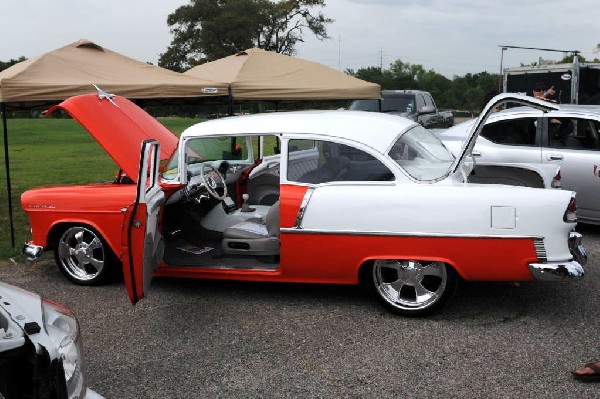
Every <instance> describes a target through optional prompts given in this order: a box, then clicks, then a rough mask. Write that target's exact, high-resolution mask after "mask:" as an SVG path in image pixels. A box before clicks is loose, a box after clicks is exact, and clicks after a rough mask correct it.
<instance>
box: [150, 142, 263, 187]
mask: <svg viewBox="0 0 600 399" xmlns="http://www.w3.org/2000/svg"><path fill="white" fill-rule="evenodd" d="M178 152H179V149H178V150H177V151H176V152H175V153H174V154H173V156H172V157H171V159H170V160H169V162H168V164H167V167H166V168H165V170H164V172H163V175H162V177H163V179H166V180H173V179H175V178H176V177H177V173H178V166H179V156H178V155H177V153H178ZM185 156H186V163H187V165H188V166H187V170H188V172H189V171H191V172H192V173H193V172H194V171H196V170H199V169H198V168H199V166H198V167H191V165H194V164H200V163H203V162H211V163H213V164H215V161H228V162H229V163H230V164H236V165H237V164H250V163H252V159H251V153H250V152H249V149H248V141H247V138H246V136H238V137H235V136H227V137H222V136H221V137H202V138H193V139H190V140H188V141H187V142H186V144H185ZM216 164H218V162H217V163H216Z"/></svg>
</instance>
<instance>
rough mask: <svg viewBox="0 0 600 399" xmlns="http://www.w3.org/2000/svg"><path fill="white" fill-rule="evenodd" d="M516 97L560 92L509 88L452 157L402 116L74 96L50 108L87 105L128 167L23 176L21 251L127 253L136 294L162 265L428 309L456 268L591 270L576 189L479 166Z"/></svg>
mask: <svg viewBox="0 0 600 399" xmlns="http://www.w3.org/2000/svg"><path fill="white" fill-rule="evenodd" d="M506 100H512V101H516V102H520V103H524V104H528V105H532V106H536V107H539V108H546V109H548V108H549V107H550V108H551V107H554V106H552V105H548V103H545V102H542V101H538V100H535V99H533V98H531V97H524V96H511V95H500V96H498V97H496V98H495V99H494V100H493V101H492V102H490V104H489V105H488V107H487V108H486V111H485V112H483V113H482V116H481V118H480V123H478V124H477V125H476V126H475V128H474V129H473V132H472V133H471V135H470V136H469V137H467V140H466V142H465V145H464V147H463V151H462V152H461V154H459V155H458V156H457V157H456V158H455V157H454V156H453V155H452V154H451V153H450V152H449V151H448V150H447V149H446V147H444V145H443V144H442V143H441V142H440V141H439V140H438V139H437V138H436V137H435V136H434V135H433V134H432V133H430V132H429V131H428V130H426V129H424V128H423V127H422V126H420V125H419V124H417V123H415V122H413V121H410V120H408V119H405V118H401V117H398V116H389V115H382V114H376V113H368V112H353V111H318V112H302V113H274V114H262V115H253V116H242V117H231V118H224V119H220V120H214V121H208V122H203V123H199V124H197V125H194V126H192V127H190V128H188V129H187V130H186V131H184V132H183V134H182V135H181V137H180V138H179V139H177V137H176V136H175V135H173V134H172V133H171V132H170V131H169V130H167V129H166V128H165V127H163V126H162V125H161V124H160V123H158V122H157V121H156V120H155V119H154V118H152V117H151V116H149V115H148V114H146V113H145V112H144V111H143V110H141V109H140V108H138V107H137V106H136V105H134V104H133V103H132V102H130V101H128V100H126V99H124V98H121V97H118V96H112V95H109V94H106V93H103V92H99V94H98V95H95V94H90V95H84V96H77V97H73V98H70V99H67V100H66V101H64V102H63V103H61V104H60V105H58V106H55V107H53V108H51V109H50V110H49V112H53V111H55V110H57V109H63V110H65V111H67V112H68V113H69V114H70V115H71V116H72V117H73V118H75V119H77V120H78V121H79V122H80V123H81V124H82V125H83V126H84V127H85V128H86V129H87V130H88V131H89V132H90V133H91V134H92V135H93V136H94V137H95V138H96V140H97V141H98V142H99V143H100V144H101V145H102V147H104V149H105V150H106V151H107V152H108V153H109V155H111V156H112V158H113V159H114V160H115V161H116V162H117V164H118V165H119V166H120V167H121V171H120V173H119V178H117V179H116V180H115V181H114V182H113V183H112V184H101V185H88V186H77V187H73V186H69V187H54V188H40V189H34V190H30V191H27V192H25V193H24V194H23V195H22V197H21V203H22V206H23V208H24V209H25V211H26V212H27V214H28V216H29V219H30V222H31V228H32V236H33V237H32V240H31V241H30V242H29V243H27V244H26V245H25V248H24V252H25V254H27V255H28V257H30V258H36V257H39V256H40V254H41V253H42V251H43V250H47V249H53V250H54V252H55V257H56V262H57V264H58V267H59V269H60V270H61V271H62V272H63V273H64V274H65V275H66V276H67V277H68V278H69V279H70V280H72V281H73V282H75V283H78V284H97V283H100V282H102V280H103V279H104V278H105V277H106V276H107V275H108V274H109V273H110V272H111V271H113V270H115V268H116V267H119V266H122V267H123V274H124V280H125V285H126V288H127V290H128V293H129V297H130V299H131V301H132V302H133V303H135V302H137V301H138V300H139V299H141V298H142V297H144V295H146V293H147V291H148V288H149V283H150V280H151V278H152V277H162V276H165V277H166V276H168V277H182V278H206V279H231V280H247V281H250V280H252V281H272V282H275V281H278V282H294V283H297V282H306V283H329V284H358V283H359V282H364V283H366V284H368V285H369V286H370V287H371V288H372V289H373V291H374V292H375V293H376V295H377V296H378V298H379V299H380V300H381V301H382V303H383V304H384V305H385V306H387V307H388V308H389V309H391V310H392V311H394V312H396V313H399V314H404V315H422V314H426V313H430V312H431V311H433V310H434V309H436V308H438V307H439V306H440V305H442V304H443V303H445V302H446V301H447V300H448V299H449V298H450V297H451V296H452V294H453V292H454V290H455V288H456V285H457V281H458V279H459V278H462V279H465V280H477V281H518V280H532V279H541V280H572V279H577V278H580V277H582V276H583V274H584V270H583V267H582V265H583V264H584V263H585V260H586V256H585V251H584V249H583V247H582V245H581V236H580V235H579V234H578V233H575V232H574V231H573V228H574V226H575V225H576V221H577V218H576V201H575V193H573V192H570V191H563V190H544V189H535V188H527V187H513V186H502V185H494V184H490V185H478V184H472V183H468V182H466V180H467V179H466V177H467V176H468V174H469V172H470V166H469V164H468V163H466V162H465V160H466V158H467V156H468V154H469V152H470V151H471V150H472V147H473V145H474V142H475V138H476V137H477V134H478V133H479V131H480V130H481V126H482V124H483V122H484V121H485V119H486V117H487V115H488V114H489V113H490V110H491V109H492V108H493V107H494V106H497V105H498V104H500V103H502V102H504V101H506ZM140 149H141V152H140ZM161 161H164V162H162V163H161ZM125 175H126V176H125Z"/></svg>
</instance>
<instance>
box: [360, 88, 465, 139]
mask: <svg viewBox="0 0 600 399" xmlns="http://www.w3.org/2000/svg"><path fill="white" fill-rule="evenodd" d="M348 109H350V110H354V111H371V112H385V113H389V114H394V115H401V116H404V117H406V118H409V119H412V120H414V121H415V122H419V123H420V124H421V125H423V126H424V127H426V128H428V129H430V128H448V127H451V126H452V125H454V113H453V112H452V111H450V110H447V111H442V110H438V109H437V106H436V105H435V101H433V97H432V96H431V94H429V92H426V91H421V90H383V91H382V92H381V99H379V100H354V101H353V102H352V104H350V107H349V108H348Z"/></svg>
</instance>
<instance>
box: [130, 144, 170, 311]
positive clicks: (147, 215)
mask: <svg viewBox="0 0 600 399" xmlns="http://www.w3.org/2000/svg"><path fill="white" fill-rule="evenodd" d="M159 160H160V144H159V142H158V141H156V140H145V141H144V142H142V150H141V154H140V165H139V175H138V179H137V194H136V199H135V202H134V203H133V204H131V205H130V206H129V207H128V208H127V211H126V212H125V218H124V223H123V235H122V240H121V242H122V246H123V252H122V254H123V255H122V259H121V260H122V262H123V276H124V280H125V288H126V289H127V294H128V295H129V300H130V301H131V303H132V304H136V303H137V302H138V301H139V300H140V299H142V298H143V297H144V296H145V294H146V292H148V288H149V287H150V281H151V280H152V273H153V272H154V269H156V268H157V267H158V265H159V264H160V262H161V260H162V257H163V254H164V241H163V238H162V235H161V234H160V233H159V232H158V228H157V227H158V226H157V225H158V213H159V210H160V208H161V206H162V205H163V203H164V199H165V195H164V193H163V191H162V189H161V187H160V185H159V184H158V166H159Z"/></svg>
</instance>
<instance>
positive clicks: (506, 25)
mask: <svg viewBox="0 0 600 399" xmlns="http://www.w3.org/2000/svg"><path fill="white" fill-rule="evenodd" d="M188 3H189V0H120V1H117V0H106V1H98V0H55V1H53V2H48V1H47V0H44V1H41V0H2V3H1V4H2V9H1V11H0V37H2V40H0V61H8V60H10V59H14V58H18V57H20V56H25V57H27V58H32V57H35V56H37V55H41V54H43V53H46V52H48V51H51V50H54V49H57V48H59V47H63V46H65V45H68V44H70V43H73V42H75V41H77V40H79V39H83V38H85V39H89V40H91V41H93V42H95V43H96V44H98V45H100V46H102V47H106V48H108V49H110V50H112V51H116V52H118V53H121V54H124V55H126V56H128V57H131V58H134V59H137V60H139V61H144V62H152V63H153V64H155V65H156V64H157V63H158V58H159V56H160V54H161V53H163V52H165V51H166V49H167V47H168V45H169V43H170V42H171V40H172V34H171V33H170V31H169V27H168V25H167V22H166V21H167V16H168V15H169V14H170V13H172V12H173V11H175V9H177V7H179V6H181V5H184V4H188ZM322 12H323V13H324V15H325V16H327V17H329V18H332V19H334V20H335V21H334V22H333V23H332V24H330V25H328V27H327V33H328V35H329V36H330V39H329V40H325V41H319V40H317V39H315V38H314V37H313V36H311V34H310V33H309V32H305V35H304V36H305V42H304V43H299V45H298V46H297V56H298V57H300V58H303V59H306V60H310V61H316V62H319V63H321V64H325V65H327V66H330V67H332V68H335V69H338V70H341V71H343V70H346V69H353V70H357V69H359V68H362V67H369V66H383V68H386V69H387V68H389V66H390V64H392V63H393V62H394V61H396V60H402V61H403V62H408V63H411V64H420V65H422V66H423V67H424V68H425V69H426V70H430V69H432V70H435V71H436V72H438V73H441V74H443V75H445V76H447V77H448V78H452V77H453V76H462V75H464V74H466V73H478V72H482V71H488V72H493V73H498V72H500V63H501V58H502V66H503V67H504V68H507V67H517V66H520V65H521V63H525V64H529V63H531V62H535V61H538V60H539V58H540V57H542V58H543V59H549V60H559V59H561V58H562V57H563V56H564V55H565V54H564V53H561V52H543V51H533V50H522V49H508V50H506V51H504V52H503V51H502V50H501V47H500V46H502V45H508V46H521V47H538V48H551V49H557V50H567V51H572V50H578V51H580V52H581V54H582V55H583V56H584V57H586V58H588V59H593V58H595V57H598V58H600V54H597V53H594V49H595V48H596V45H597V44H598V43H600V23H599V21H600V7H598V3H597V0H571V1H569V2H566V1H564V0H561V1H559V0H495V1H494V0H470V1H467V0H326V6H325V7H324V8H322ZM502 54H503V56H502Z"/></svg>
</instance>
